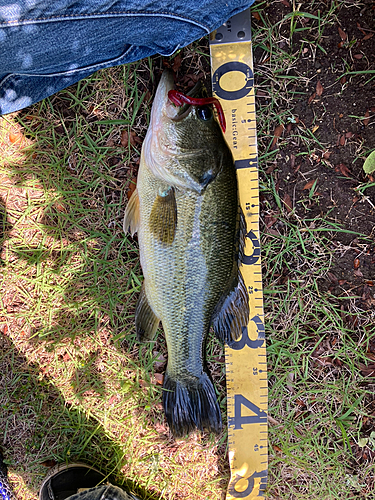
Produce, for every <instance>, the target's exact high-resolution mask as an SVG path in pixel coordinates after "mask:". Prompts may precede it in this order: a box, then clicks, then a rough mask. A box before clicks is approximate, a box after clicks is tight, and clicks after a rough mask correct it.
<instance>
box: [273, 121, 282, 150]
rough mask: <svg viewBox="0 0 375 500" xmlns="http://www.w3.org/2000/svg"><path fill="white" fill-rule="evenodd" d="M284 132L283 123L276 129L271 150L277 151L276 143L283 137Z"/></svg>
mask: <svg viewBox="0 0 375 500" xmlns="http://www.w3.org/2000/svg"><path fill="white" fill-rule="evenodd" d="M283 131H284V125H283V124H282V123H281V124H280V125H278V126H277V127H276V128H275V130H274V132H273V141H272V144H271V149H275V147H276V143H277V141H278V139H279V138H280V137H281V135H282V133H283Z"/></svg>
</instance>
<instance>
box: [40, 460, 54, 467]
mask: <svg viewBox="0 0 375 500" xmlns="http://www.w3.org/2000/svg"><path fill="white" fill-rule="evenodd" d="M40 465H43V466H44V467H49V468H51V467H55V465H57V462H56V460H45V461H44V462H40Z"/></svg>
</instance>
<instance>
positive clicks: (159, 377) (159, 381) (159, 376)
mask: <svg viewBox="0 0 375 500" xmlns="http://www.w3.org/2000/svg"><path fill="white" fill-rule="evenodd" d="M154 377H155V380H156V383H157V384H160V385H163V382H164V375H163V374H162V373H155V375H154Z"/></svg>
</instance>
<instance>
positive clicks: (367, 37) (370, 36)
mask: <svg viewBox="0 0 375 500" xmlns="http://www.w3.org/2000/svg"><path fill="white" fill-rule="evenodd" d="M373 36H374V33H369V34H368V35H365V36H364V37H363V40H368V39H369V38H372V37H373Z"/></svg>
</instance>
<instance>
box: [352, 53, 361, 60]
mask: <svg viewBox="0 0 375 500" xmlns="http://www.w3.org/2000/svg"><path fill="white" fill-rule="evenodd" d="M353 57H354V59H362V57H363V55H362V54H354V56H353Z"/></svg>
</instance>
